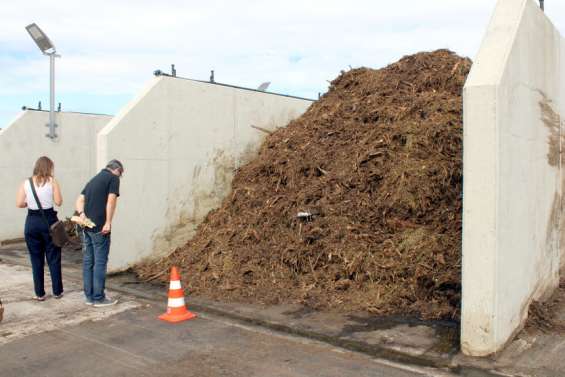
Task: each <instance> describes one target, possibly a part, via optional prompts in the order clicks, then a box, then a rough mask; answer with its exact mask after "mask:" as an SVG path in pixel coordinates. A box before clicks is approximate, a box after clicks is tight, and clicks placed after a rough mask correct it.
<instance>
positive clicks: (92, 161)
mask: <svg viewBox="0 0 565 377" xmlns="http://www.w3.org/2000/svg"><path fill="white" fill-rule="evenodd" d="M111 118H112V117H111V116H108V115H93V114H81V113H67V112H58V113H56V115H55V121H56V123H57V124H58V126H59V127H57V134H58V135H59V138H58V139H56V140H55V141H52V140H51V139H49V138H47V137H46V136H45V135H46V134H47V132H48V128H47V127H45V125H46V124H47V123H48V122H49V113H48V112H46V111H33V110H26V111H24V112H22V113H21V114H20V115H19V116H18V117H17V118H16V119H15V120H14V121H13V123H11V124H10V125H8V127H6V128H4V129H2V130H1V131H0V177H2V178H1V182H2V184H1V185H0V198H2V200H0V241H3V240H9V239H16V238H21V237H23V231H24V221H25V215H26V211H25V210H22V209H19V208H16V192H17V190H18V187H19V185H20V184H21V182H23V181H24V180H25V179H26V178H27V177H29V176H30V175H31V174H32V172H33V166H34V164H35V161H36V160H37V158H39V157H40V156H43V155H45V156H48V157H49V158H51V159H52V160H53V162H54V163H55V177H56V178H57V179H58V180H59V182H60V184H61V190H62V194H63V206H62V207H61V210H60V211H59V218H60V219H63V218H64V217H65V216H70V215H71V214H72V212H73V211H74V202H75V199H76V197H77V195H78V194H79V193H80V190H82V187H83V186H84V184H85V183H86V181H87V179H88V178H89V177H90V176H91V175H92V174H93V173H94V172H95V170H96V134H97V133H98V132H99V131H100V130H101V129H102V128H103V127H104V126H105V125H106V124H107V123H108V122H109V121H110V119H111Z"/></svg>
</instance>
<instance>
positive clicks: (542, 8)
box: [539, 0, 545, 11]
mask: <svg viewBox="0 0 565 377" xmlns="http://www.w3.org/2000/svg"><path fill="white" fill-rule="evenodd" d="M543 2H544V0H539V7H540V8H541V10H542V11H545V6H544V5H543Z"/></svg>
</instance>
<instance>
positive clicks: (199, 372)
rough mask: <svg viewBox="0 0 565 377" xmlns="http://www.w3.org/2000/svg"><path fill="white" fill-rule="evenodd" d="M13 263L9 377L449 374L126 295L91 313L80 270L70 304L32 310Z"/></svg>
mask: <svg viewBox="0 0 565 377" xmlns="http://www.w3.org/2000/svg"><path fill="white" fill-rule="evenodd" d="M7 256H9V255H7V254H6V253H4V254H3V255H2V257H3V258H2V261H0V296H2V298H5V299H6V301H7V305H6V310H7V313H8V314H7V316H6V318H5V320H4V321H3V322H2V323H0V376H1V377H4V376H6V377H8V376H19V377H27V376H34V377H35V376H45V377H48V376H53V377H65V376H84V377H87V376H93V377H94V376H96V377H100V376H105V377H112V376H151V377H158V376H187V377H189V376H199V377H207V376H230V377H231V376H233V377H238V376H245V377H252V376H261V377H279V376H280V377H283V376H284V377H286V376H288V377H290V376H292V377H300V376H309V377H310V376H312V377H317V376H320V377H321V376H324V377H333V376H335V377H338V376H339V377H348V376H351V377H353V376H355V377H365V376H367V377H369V376H371V377H378V376H390V377H414V376H449V374H447V373H444V372H442V371H437V370H435V371H431V370H424V369H417V368H413V367H409V366H402V365H393V364H391V363H388V362H387V361H384V360H376V359H374V358H371V357H369V356H366V355H363V354H358V353H355V352H350V351H347V350H343V349H338V348H335V347H333V346H330V345H327V344H325V343H319V342H315V341H311V340H306V339H303V338H298V337H291V336H288V335H286V334H282V333H276V332H272V331H270V330H266V329H264V328H261V327H253V326H250V325H246V324H243V323H239V322H237V321H234V320H228V319H226V318H224V317H219V316H213V315H210V314H206V313H199V318H197V319H195V320H191V321H187V322H183V323H180V324H175V325H173V324H169V323H165V322H162V321H159V320H157V318H156V317H157V315H159V314H161V312H162V311H163V310H164V306H165V302H163V304H162V305H161V304H156V303H155V302H150V301H144V300H143V299H141V298H139V297H122V303H121V304H120V305H119V306H117V307H114V308H112V309H102V310H101V309H96V308H92V307H87V306H85V305H84V304H83V303H82V297H81V295H80V279H79V278H78V276H80V274H76V272H77V271H74V272H73V270H72V269H73V264H72V263H69V264H66V266H65V269H66V271H67V273H66V274H65V279H66V280H65V284H66V295H65V297H64V298H63V299H62V300H55V299H52V298H51V299H48V300H47V301H46V302H43V303H38V302H34V301H32V300H30V299H29V297H30V295H31V292H32V281H31V271H30V270H29V267H27V266H25V265H22V264H23V263H25V262H22V261H25V259H23V258H22V254H19V255H17V258H10V257H9V258H7ZM12 256H13V255H12ZM14 264H17V266H15V265H14ZM74 266H75V267H74V269H75V270H78V266H76V264H75V265H74ZM47 281H48V277H46V282H47Z"/></svg>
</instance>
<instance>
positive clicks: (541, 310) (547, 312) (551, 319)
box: [525, 278, 565, 333]
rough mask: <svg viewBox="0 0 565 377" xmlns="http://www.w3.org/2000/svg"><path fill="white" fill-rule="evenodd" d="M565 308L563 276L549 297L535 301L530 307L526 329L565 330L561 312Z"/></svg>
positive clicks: (564, 282)
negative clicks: (541, 300)
mask: <svg viewBox="0 0 565 377" xmlns="http://www.w3.org/2000/svg"><path fill="white" fill-rule="evenodd" d="M563 308H565V278H561V281H560V282H559V288H558V289H556V290H555V292H554V293H553V294H552V295H551V297H550V298H549V299H547V300H546V301H543V302H539V301H534V302H532V304H531V305H530V307H529V308H528V319H527V321H526V326H525V330H526V331H531V330H534V329H536V330H539V331H541V332H544V333H549V332H561V333H564V332H565V320H562V319H560V316H559V314H560V312H562V311H563Z"/></svg>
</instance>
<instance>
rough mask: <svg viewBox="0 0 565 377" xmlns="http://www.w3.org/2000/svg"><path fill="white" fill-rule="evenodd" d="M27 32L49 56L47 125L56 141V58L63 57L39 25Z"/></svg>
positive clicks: (50, 135)
mask: <svg viewBox="0 0 565 377" xmlns="http://www.w3.org/2000/svg"><path fill="white" fill-rule="evenodd" d="M26 30H27V32H28V33H29V35H30V36H31V39H33V41H34V42H35V44H36V45H37V47H39V49H40V50H41V52H42V53H43V55H47V56H49V124H48V125H47V126H48V127H49V133H48V134H47V137H48V138H50V139H55V138H56V137H57V134H56V133H55V127H57V125H56V124H55V58H60V57H61V55H57V51H56V49H55V45H54V44H53V43H52V42H51V40H50V39H49V37H48V36H47V35H46V34H45V33H44V32H43V30H41V29H40V28H39V26H37V24H35V23H33V24H30V25H28V26H26Z"/></svg>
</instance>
